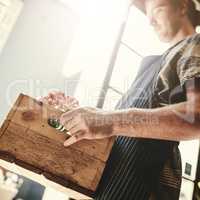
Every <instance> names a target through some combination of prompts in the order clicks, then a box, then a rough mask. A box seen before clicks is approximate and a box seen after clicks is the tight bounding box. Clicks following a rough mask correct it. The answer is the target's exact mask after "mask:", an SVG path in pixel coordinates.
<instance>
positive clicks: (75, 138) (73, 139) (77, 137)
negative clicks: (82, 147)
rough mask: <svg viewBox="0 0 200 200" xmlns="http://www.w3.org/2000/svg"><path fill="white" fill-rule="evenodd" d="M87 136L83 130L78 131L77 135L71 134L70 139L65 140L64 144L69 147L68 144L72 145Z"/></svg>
mask: <svg viewBox="0 0 200 200" xmlns="http://www.w3.org/2000/svg"><path fill="white" fill-rule="evenodd" d="M84 138H85V133H83V132H78V133H77V134H76V135H73V136H71V137H70V138H69V139H67V140H66V141H65V142H64V146H65V147H67V146H70V145H72V144H74V143H76V142H78V141H80V140H83V139H84Z"/></svg>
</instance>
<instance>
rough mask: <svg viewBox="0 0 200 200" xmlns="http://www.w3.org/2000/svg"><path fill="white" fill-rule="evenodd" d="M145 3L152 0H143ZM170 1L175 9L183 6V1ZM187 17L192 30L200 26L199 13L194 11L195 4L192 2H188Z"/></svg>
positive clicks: (191, 0)
mask: <svg viewBox="0 0 200 200" xmlns="http://www.w3.org/2000/svg"><path fill="white" fill-rule="evenodd" d="M147 1H153V0H145V2H147ZM170 1H171V3H172V5H173V6H174V7H175V8H178V7H180V6H181V5H182V4H183V0H170ZM197 1H199V0H197ZM199 3H200V2H199ZM187 16H188V18H189V20H190V22H191V24H192V25H193V27H194V28H195V27H196V26H198V25H200V11H199V10H197V9H196V4H195V3H194V0H188V10H187Z"/></svg>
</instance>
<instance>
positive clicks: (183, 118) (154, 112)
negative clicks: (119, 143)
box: [112, 102, 200, 141]
mask: <svg viewBox="0 0 200 200" xmlns="http://www.w3.org/2000/svg"><path fill="white" fill-rule="evenodd" d="M112 119H113V131H114V134H115V135H121V134H123V135H125V136H128V137H139V138H154V139H164V140H174V141H180V140H189V139H196V138H200V123H199V121H200V120H199V111H198V109H194V108H193V109H192V106H191V105H190V104H188V103H187V102H183V103H179V104H174V105H170V106H166V107H162V108H156V109H137V108H132V109H127V110H121V111H116V112H114V113H113V114H112Z"/></svg>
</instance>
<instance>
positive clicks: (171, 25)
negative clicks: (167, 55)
mask: <svg viewBox="0 0 200 200" xmlns="http://www.w3.org/2000/svg"><path fill="white" fill-rule="evenodd" d="M145 7H146V14H147V17H148V18H149V20H150V23H151V25H152V26H153V28H154V30H155V32H156V33H157V35H158V37H159V39H160V40H161V41H163V42H170V41H172V39H173V38H174V36H175V35H176V34H177V32H178V30H179V29H180V27H181V10H180V9H178V8H176V7H175V5H173V3H172V0H146V1H145Z"/></svg>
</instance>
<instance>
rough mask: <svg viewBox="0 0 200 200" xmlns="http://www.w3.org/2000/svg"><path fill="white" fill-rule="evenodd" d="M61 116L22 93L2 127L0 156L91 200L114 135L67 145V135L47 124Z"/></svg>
mask: <svg viewBox="0 0 200 200" xmlns="http://www.w3.org/2000/svg"><path fill="white" fill-rule="evenodd" d="M60 115H61V111H58V110H55V109H53V108H51V107H49V106H47V105H42V104H41V103H40V102H38V101H36V100H35V99H33V98H31V97H28V96H26V95H23V94H20V96H19V97H18V99H17V101H16V103H15V104H14V106H13V108H12V109H11V111H10V112H9V114H8V116H7V118H6V120H5V121H4V123H3V126H2V127H1V129H0V158H1V159H3V160H5V161H7V162H9V163H15V164H16V165H18V166H20V167H22V168H25V169H28V170H30V171H32V172H34V173H36V174H40V175H43V177H45V178H46V179H48V180H50V182H54V183H56V186H57V187H56V189H58V186H60V187H64V188H68V189H67V190H66V191H67V193H68V195H69V196H71V197H72V198H75V199H88V198H89V197H93V194H94V192H95V190H96V188H97V186H98V183H99V181H100V178H101V176H102V173H103V170H104V167H105V164H106V161H107V159H108V156H109V153H110V151H111V148H112V145H113V142H114V139H115V138H114V137H112V138H109V139H102V140H82V141H80V142H78V143H76V144H73V145H71V146H69V147H64V146H63V142H64V141H65V139H66V138H67V137H68V136H67V134H63V133H60V132H59V131H58V130H56V129H54V128H52V127H50V126H49V125H48V123H47V121H48V119H49V117H58V118H59V116H60ZM10 166H11V165H10ZM7 167H9V165H8V166H7ZM11 168H12V167H11ZM25 171H27V170H25ZM31 174H33V173H31ZM22 175H25V176H26V174H23V173H22ZM28 176H30V174H29V175H28ZM29 178H31V177H29ZM61 191H63V190H61Z"/></svg>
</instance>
